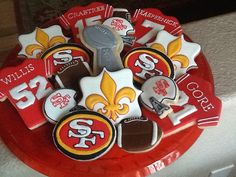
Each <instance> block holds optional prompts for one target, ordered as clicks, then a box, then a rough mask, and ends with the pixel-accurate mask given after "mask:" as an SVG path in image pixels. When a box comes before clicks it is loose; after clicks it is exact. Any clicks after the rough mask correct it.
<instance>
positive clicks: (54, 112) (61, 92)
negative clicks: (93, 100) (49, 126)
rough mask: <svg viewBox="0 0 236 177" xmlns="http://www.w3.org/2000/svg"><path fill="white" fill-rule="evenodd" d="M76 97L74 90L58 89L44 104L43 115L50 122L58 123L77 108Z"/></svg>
mask: <svg viewBox="0 0 236 177" xmlns="http://www.w3.org/2000/svg"><path fill="white" fill-rule="evenodd" d="M75 95H76V91H74V90H72V89H58V90H55V91H54V92H53V93H51V94H50V95H49V96H48V97H47V98H46V99H45V101H44V104H43V113H44V115H45V117H46V118H47V119H48V121H49V122H51V123H56V122H58V121H59V120H60V119H61V118H62V117H63V116H64V115H65V114H67V113H68V112H69V111H70V110H71V109H72V108H74V107H75V106H76V101H75V99H74V97H75Z"/></svg>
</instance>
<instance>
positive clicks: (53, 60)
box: [42, 44, 90, 73]
mask: <svg viewBox="0 0 236 177" xmlns="http://www.w3.org/2000/svg"><path fill="white" fill-rule="evenodd" d="M42 59H44V60H45V62H47V63H49V67H50V68H49V69H50V71H51V70H52V71H51V72H52V73H56V72H61V71H62V70H64V69H66V68H68V67H70V66H71V65H77V64H78V61H82V62H87V63H89V62H90V58H89V54H88V52H87V51H86V50H84V49H83V48H81V47H80V46H79V45H77V44H61V45H57V46H55V47H53V48H51V49H49V50H47V51H46V52H45V53H44V54H43V55H42Z"/></svg>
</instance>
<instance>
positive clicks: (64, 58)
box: [53, 49, 84, 66]
mask: <svg viewBox="0 0 236 177" xmlns="http://www.w3.org/2000/svg"><path fill="white" fill-rule="evenodd" d="M72 52H73V51H72V50H69V49H68V50H62V51H58V52H56V53H54V54H53V58H54V60H53V62H54V65H55V66H57V65H64V64H66V63H69V62H71V61H72V60H81V61H84V58H83V57H82V56H73V54H72Z"/></svg>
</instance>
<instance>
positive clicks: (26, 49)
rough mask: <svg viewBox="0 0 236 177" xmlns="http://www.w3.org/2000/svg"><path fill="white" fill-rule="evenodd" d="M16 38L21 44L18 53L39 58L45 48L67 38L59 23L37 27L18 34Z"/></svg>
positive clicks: (65, 40) (65, 41)
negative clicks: (46, 26)
mask: <svg viewBox="0 0 236 177" xmlns="http://www.w3.org/2000/svg"><path fill="white" fill-rule="evenodd" d="M18 40H19V42H20V45H21V51H20V52H19V53H18V55H24V56H26V57H28V58H40V57H41V56H42V54H43V53H44V52H45V51H46V50H47V49H49V48H51V47H53V46H56V45H58V44H62V43H67V41H68V40H69V38H67V37H65V36H64V35H63V33H62V29H61V27H60V26H59V25H53V26H50V27H48V28H38V27H37V28H35V30H34V31H33V32H32V33H29V34H23V35H20V36H19V37H18Z"/></svg>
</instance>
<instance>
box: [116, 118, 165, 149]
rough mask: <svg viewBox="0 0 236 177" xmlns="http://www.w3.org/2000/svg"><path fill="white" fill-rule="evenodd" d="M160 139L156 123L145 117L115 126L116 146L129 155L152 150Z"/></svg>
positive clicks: (124, 121)
mask: <svg viewBox="0 0 236 177" xmlns="http://www.w3.org/2000/svg"><path fill="white" fill-rule="evenodd" d="M161 139H162V131H161V129H160V128H159V127H158V125H157V123H156V122H154V121H151V120H148V119H147V118H145V117H136V118H128V119H125V120H123V121H122V122H121V123H119V124H118V126H117V144H118V146H119V147H120V148H122V149H123V150H125V151H127V152H131V153H142V152H147V151H150V150H152V149H153V148H154V147H156V146H157V145H158V144H159V142H160V141H161Z"/></svg>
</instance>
